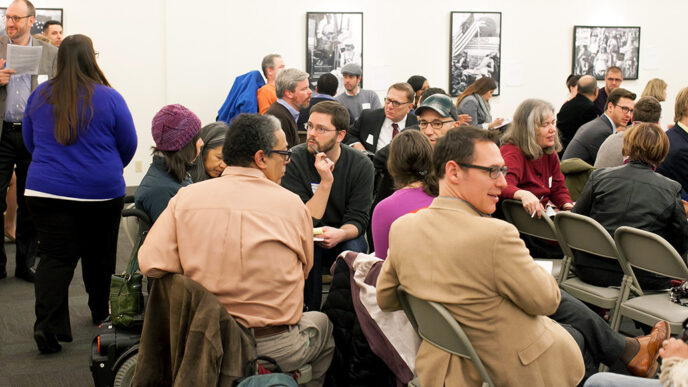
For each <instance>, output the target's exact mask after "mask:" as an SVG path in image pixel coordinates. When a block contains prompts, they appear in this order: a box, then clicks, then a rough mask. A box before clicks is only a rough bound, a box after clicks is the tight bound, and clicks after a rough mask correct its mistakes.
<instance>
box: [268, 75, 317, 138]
mask: <svg viewBox="0 0 688 387" xmlns="http://www.w3.org/2000/svg"><path fill="white" fill-rule="evenodd" d="M275 91H276V93H277V101H275V102H274V103H273V104H272V105H270V108H268V110H266V111H265V114H271V115H273V116H275V117H277V119H278V120H280V123H281V124H282V130H284V134H286V136H287V144H288V146H289V148H291V147H293V146H294V145H297V144H298V143H299V131H298V128H297V127H296V122H297V121H298V120H299V114H300V113H299V111H300V110H301V109H305V108H307V107H308V105H309V104H310V102H311V94H312V92H311V89H310V87H309V85H308V73H306V72H303V71H301V70H297V69H286V70H282V71H280V72H279V74H278V75H277V78H276V79H275Z"/></svg>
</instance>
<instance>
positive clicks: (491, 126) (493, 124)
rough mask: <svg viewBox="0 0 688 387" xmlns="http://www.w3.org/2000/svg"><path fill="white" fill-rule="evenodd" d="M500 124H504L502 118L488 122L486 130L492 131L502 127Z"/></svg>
mask: <svg viewBox="0 0 688 387" xmlns="http://www.w3.org/2000/svg"><path fill="white" fill-rule="evenodd" d="M502 122H504V118H497V119H496V120H494V121H492V122H490V124H489V125H487V128H488V129H494V128H498V127H500V126H502Z"/></svg>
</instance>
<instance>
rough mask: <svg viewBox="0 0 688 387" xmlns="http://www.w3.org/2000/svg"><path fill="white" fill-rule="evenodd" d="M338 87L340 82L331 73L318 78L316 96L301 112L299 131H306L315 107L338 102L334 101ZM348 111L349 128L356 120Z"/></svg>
mask: <svg viewBox="0 0 688 387" xmlns="http://www.w3.org/2000/svg"><path fill="white" fill-rule="evenodd" d="M337 87H339V81H338V80H337V77H335V76H334V75H332V74H330V73H326V74H323V75H321V76H320V78H318V84H317V85H316V86H315V94H313V95H312V96H311V103H310V105H308V107H307V108H305V109H301V111H300V112H299V119H298V121H296V126H297V127H298V128H299V130H306V124H307V123H308V117H310V115H311V108H312V107H313V105H315V104H316V103H318V102H322V101H337V100H335V99H334V95H335V94H337ZM337 102H339V101H337ZM345 107H346V106H345ZM346 110H348V111H349V127H351V125H353V124H354V122H355V121H356V120H355V119H354V116H353V114H352V113H351V110H350V109H349V108H348V107H347V108H346Z"/></svg>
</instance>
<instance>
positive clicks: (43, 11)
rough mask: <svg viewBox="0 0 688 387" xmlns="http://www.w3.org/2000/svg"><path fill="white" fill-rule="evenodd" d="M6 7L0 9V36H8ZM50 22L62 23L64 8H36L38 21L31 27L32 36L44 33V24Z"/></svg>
mask: <svg viewBox="0 0 688 387" xmlns="http://www.w3.org/2000/svg"><path fill="white" fill-rule="evenodd" d="M6 11H7V8H6V7H2V8H0V36H2V35H7V32H6V31H5V12H6ZM48 20H57V21H59V22H60V23H62V8H36V21H34V22H33V26H31V35H34V34H40V33H41V32H43V24H45V22H47V21H48Z"/></svg>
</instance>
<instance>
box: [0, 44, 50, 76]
mask: <svg viewBox="0 0 688 387" xmlns="http://www.w3.org/2000/svg"><path fill="white" fill-rule="evenodd" d="M42 53H43V47H41V46H36V47H34V46H18V45H15V44H9V45H7V63H6V65H5V68H8V69H12V70H14V71H16V73H17V74H31V75H36V74H38V65H39V64H40V62H41V54H42Z"/></svg>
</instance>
